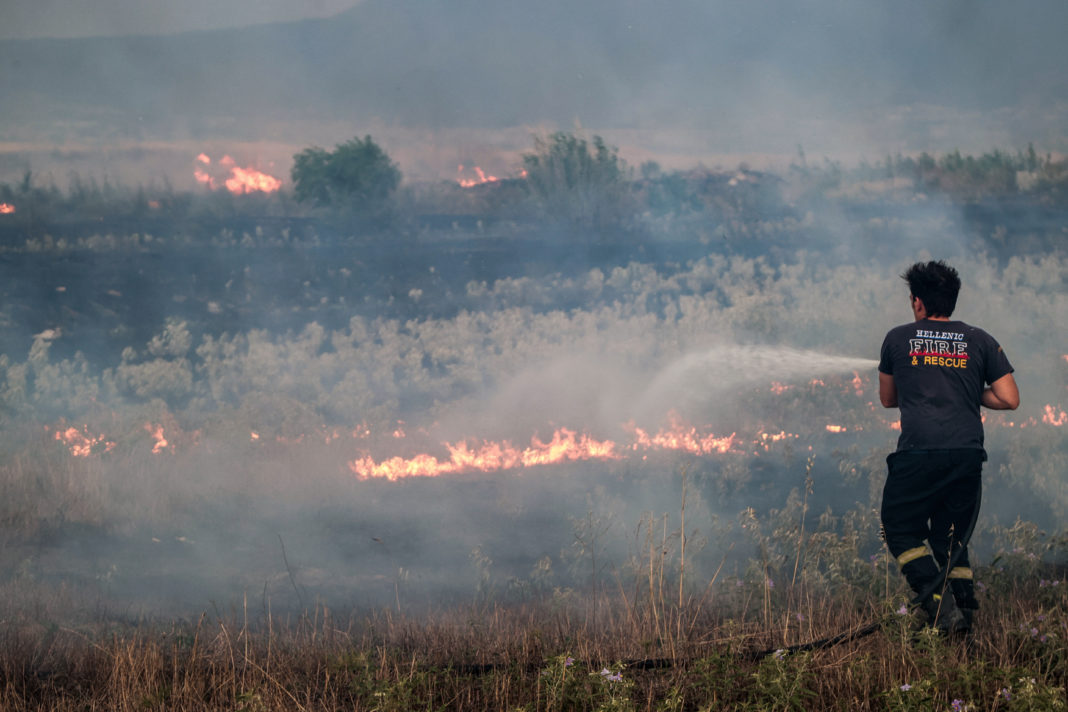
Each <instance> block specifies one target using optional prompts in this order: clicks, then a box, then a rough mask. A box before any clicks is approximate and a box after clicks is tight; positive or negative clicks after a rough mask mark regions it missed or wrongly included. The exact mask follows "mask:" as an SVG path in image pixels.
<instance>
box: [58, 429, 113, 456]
mask: <svg viewBox="0 0 1068 712" xmlns="http://www.w3.org/2000/svg"><path fill="white" fill-rule="evenodd" d="M55 439H56V440H57V441H59V442H61V443H63V444H64V445H66V446H67V447H68V448H69V449H70V454H71V455H73V456H74V457H89V455H92V454H93V449H94V448H96V451H97V452H101V451H103V452H110V451H111V449H112V448H114V447H115V443H113V442H111V441H110V440H105V439H104V436H103V435H97V436H95V437H94V436H92V435H90V434H89V429H88V426H85V427H83V429H82V430H78V429H77V428H74V427H70V428H67V429H65V430H57V431H56V437H55ZM101 445H102V447H103V449H102V450H101V448H100V447H97V446H101Z"/></svg>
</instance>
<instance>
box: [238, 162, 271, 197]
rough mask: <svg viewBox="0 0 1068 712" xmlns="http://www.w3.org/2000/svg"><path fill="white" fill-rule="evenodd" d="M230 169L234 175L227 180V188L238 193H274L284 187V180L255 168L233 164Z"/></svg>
mask: <svg viewBox="0 0 1068 712" xmlns="http://www.w3.org/2000/svg"><path fill="white" fill-rule="evenodd" d="M230 170H231V171H232V172H233V176H232V177H230V178H228V179H227V180H226V189H227V190H229V191H230V192H231V193H234V194H237V195H241V194H244V193H252V192H255V191H261V192H263V193H273V192H274V191H276V190H278V189H279V188H281V187H282V181H280V180H278V179H277V178H275V177H274V176H271V175H267V174H266V173H261V172H260V171H257V170H256V169H254V168H240V167H238V166H233V167H232V168H231V169H230Z"/></svg>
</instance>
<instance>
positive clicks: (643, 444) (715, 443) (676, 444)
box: [624, 416, 737, 455]
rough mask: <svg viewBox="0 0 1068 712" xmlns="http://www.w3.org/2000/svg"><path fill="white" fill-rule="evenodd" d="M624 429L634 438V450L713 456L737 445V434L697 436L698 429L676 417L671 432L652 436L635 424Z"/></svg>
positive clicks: (728, 450) (672, 419) (629, 424)
mask: <svg viewBox="0 0 1068 712" xmlns="http://www.w3.org/2000/svg"><path fill="white" fill-rule="evenodd" d="M624 428H625V429H627V430H629V431H631V433H632V435H633V437H634V443H633V444H632V445H631V449H632V450H637V449H639V448H641V449H645V450H649V449H660V450H681V451H683V452H688V453H690V454H691V455H711V454H713V453H720V454H723V453H726V452H730V451H731V450H732V449H734V447H735V446H736V445H737V442H736V441H735V436H736V435H737V433H731V434H730V435H728V436H726V437H716V436H715V435H714V434H712V433H709V434H708V435H706V436H704V437H702V436H700V435H698V434H697V428H695V427H693V426H690V427H687V426H685V425H682V424H681V423H680V422H679V421H678V419H677V417H675V416H672V417H671V429H670V430H661V431H660V432H658V433H657V434H656V435H652V436H650V435H649V434H648V433H646V432H645V431H644V430H642V429H641V428H639V427H637V426H636V425H634V424H633V423H627V424H626V425H625V426H624Z"/></svg>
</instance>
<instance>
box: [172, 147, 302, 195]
mask: <svg viewBox="0 0 1068 712" xmlns="http://www.w3.org/2000/svg"><path fill="white" fill-rule="evenodd" d="M196 160H197V162H198V163H202V164H204V165H205V166H210V165H211V157H210V156H208V155H207V154H206V153H201V154H200V155H198V156H197V158H196ZM219 165H220V166H225V167H226V168H227V169H229V171H230V175H229V177H227V178H225V179H220V180H223V185H225V186H226V189H227V190H229V191H230V192H231V193H233V194H235V195H245V194H248V193H254V192H263V193H273V192H274V191H276V190H278V189H279V188H281V187H282V181H280V180H279V179H277V178H275V177H274V176H272V175H268V174H267V173H264V172H262V171H259V170H257V169H255V168H242V167H241V166H238V165H237V162H236V161H235V160H234V159H233V158H232V157H230V156H229V155H225V156H223V157H222V158H221V159H219ZM193 177H194V178H195V179H196V180H197V182H198V183H203V184H204V185H206V186H208V188H209V189H211V190H215V189H216V188H217V187H218V182H217V180H216V177H215V176H213V175H212V174H210V173H208V172H207V171H206V170H204V169H203V168H200V167H197V168H194V169H193Z"/></svg>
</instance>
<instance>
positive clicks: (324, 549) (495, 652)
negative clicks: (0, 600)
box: [0, 169, 1068, 710]
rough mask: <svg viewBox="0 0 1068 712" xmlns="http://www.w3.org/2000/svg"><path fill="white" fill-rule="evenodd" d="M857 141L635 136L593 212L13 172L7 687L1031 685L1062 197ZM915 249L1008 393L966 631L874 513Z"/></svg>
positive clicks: (335, 704) (1067, 504) (461, 702)
mask: <svg viewBox="0 0 1068 712" xmlns="http://www.w3.org/2000/svg"><path fill="white" fill-rule="evenodd" d="M739 176H741V178H739ZM675 178H677V179H678V181H675V182H673V181H674V179H675ZM862 178H863V177H860V176H858V177H855V178H851V179H848V180H847V179H841V180H839V182H838V183H837V184H836V185H835V186H833V187H830V188H829V187H827V185H826V176H824V175H819V176H816V175H812V174H810V175H809V176H808V177H807V178H804V180H802V179H801V178H799V177H798V175H792V176H785V177H779V176H773V175H771V174H766V173H758V172H755V171H744V170H741V169H739V170H737V171H730V172H726V173H724V174H722V175H719V174H714V172H707V175H696V176H694V175H689V176H688V177H687V176H682V175H675V176H674V177H673V176H671V175H663V176H659V177H657V176H655V175H654V176H653V177H648V178H645V179H642V180H641V181H637V180H635V181H632V182H631V183H628V185H629V186H630V187H629V191H630V192H628V193H627V195H628V196H630V199H633V200H634V201H635V202H634V203H633V205H635V206H637V207H636V209H634V210H631V209H630V208H628V210H627V211H626V212H625V214H622V215H620V216H617V218H618V219H613V220H612V221H608V222H605V223H600V224H597V225H590V226H582V225H579V224H576V223H575V222H574V221H570V222H569V221H561V220H559V219H552V217H553V216H549V215H545V214H541V215H539V214H538V212H537V210H538V208H537V206H536V205H535V204H532V203H530V202H523V200H527V199H523V200H520V198H521V197H522V196H521V194H518V193H512V192H505V193H495V192H494V190H495V188H494V186H483V187H481V188H479V189H477V191H481V192H477V191H476V193H475V194H471V193H462V192H459V189H458V188H456V187H455V186H438V187H434V188H433V189H432V190H431V189H430V188H427V189H425V190H424V191H423V192H418V191H414V190H413V191H412V193H411V194H409V195H407V197H403V198H402V199H399V202H398V207H397V209H396V210H395V211H394V212H392V213H391V214H390V215H388V216H386V218H381V219H379V220H377V221H375V222H373V223H372V222H368V221H358V220H353V219H352V218H351V216H344V215H339V214H337V213H331V212H329V211H314V210H309V209H307V208H298V207H296V206H295V205H294V204H293V203H292V202H287V200H288V199H287V198H286V197H285V196H283V195H276V196H261V195H250V196H244V197H236V198H226V199H225V201H223V199H222V198H220V197H219V196H217V195H213V194H211V193H206V194H204V195H198V196H192V197H190V198H189V201H188V202H187V203H185V204H184V205H185V207H184V208H182V209H181V210H179V209H178V208H169V207H168V205H174V204H175V203H173V202H172V203H170V204H168V203H167V196H166V195H161V196H153V195H149V196H146V198H145V200H146V205H147V204H148V201H153V200H155V201H158V202H159V203H160V207H159V208H148V211H149V212H147V213H146V214H144V215H141V216H138V215H132V214H130V213H129V212H128V211H127V212H123V211H122V210H117V209H116V210H115V211H112V212H108V211H101V210H98V211H97V213H98V214H96V215H93V214H90V212H91V211H88V210H86V209H85V208H84V206H82V207H78V206H77V205H75V204H74V203H72V202H69V201H68V202H67V203H62V202H56V203H54V204H53V209H52V210H50V211H46V210H42V209H33V210H31V209H29V208H27V207H25V206H26V205H27V199H26V197H25V196H23V200H22V202H21V203H19V204H17V205H16V207H18V208H19V209H18V210H17V211H16V212H14V213H13V214H8V215H0V280H2V281H0V284H2V287H0V289H2V303H0V319H2V324H3V327H4V328H3V332H2V335H0V353H2V354H3V355H2V356H0V425H2V426H3V427H2V428H0V542H2V544H3V546H2V552H3V554H2V556H0V590H2V592H3V596H4V600H5V601H7V603H6V604H5V605H4V606H3V608H2V609H0V635H2V638H0V676H2V683H3V686H2V689H3V692H2V695H3V697H2V699H3V700H4V704H5V705H6V706H8V707H10V708H12V709H46V708H51V709H67V708H71V709H73V708H75V707H79V706H80V707H81V708H85V707H86V706H88V707H89V708H99V709H104V708H109V709H114V708H119V709H127V708H128V709H132V708H134V707H140V708H144V707H149V708H159V709H215V708H220V707H230V708H237V709H294V708H298V709H300V708H303V709H327V708H330V709H336V708H352V709H398V710H400V709H413V708H423V707H427V708H457V709H460V708H462V709H518V708H527V709H705V708H708V707H710V706H712V707H715V706H722V707H725V708H736V709H810V708H811V709H819V708H831V709H833V708H836V705H839V702H840V701H842V700H852V703H851V704H852V706H854V707H856V708H858V709H943V708H946V709H948V708H950V707H951V705H953V704H955V701H958V700H959V701H960V705H964V704H967V705H969V706H971V707H972V708H975V709H1017V708H1018V709H1026V708H1028V706H1030V707H1032V708H1048V709H1056V708H1057V707H1056V705H1058V704H1063V701H1064V686H1065V682H1066V681H1065V679H1064V674H1063V670H1064V667H1063V664H1062V663H1063V660H1064V658H1065V655H1066V653H1065V647H1064V646H1065V640H1066V639H1068V634H1066V632H1065V631H1066V629H1065V627H1064V626H1065V625H1066V623H1065V620H1064V613H1063V611H1064V610H1066V606H1065V600H1064V595H1065V590H1066V589H1065V586H1068V583H1066V580H1065V575H1064V564H1065V549H1064V541H1065V540H1064V532H1063V526H1062V524H1061V523H1062V522H1063V521H1064V516H1065V514H1066V512H1068V499H1066V497H1065V494H1064V492H1065V490H1064V463H1065V462H1066V453H1068V441H1066V439H1065V432H1066V431H1068V416H1066V415H1065V410H1066V406H1068V391H1066V390H1065V389H1066V386H1068V353H1066V351H1068V349H1066V348H1065V346H1064V341H1063V337H1062V331H1063V329H1062V324H1063V321H1064V315H1065V314H1066V313H1068V288H1066V284H1068V256H1066V254H1065V251H1064V243H1063V240H1064V238H1065V233H1064V228H1063V225H1064V223H1065V221H1064V219H1063V213H1062V209H1061V208H1060V207H1058V203H1056V201H1051V200H1045V201H1044V200H1043V199H1041V196H1040V195H1036V194H1026V193H1024V194H1022V197H1019V196H1017V198H1014V199H1012V200H1009V199H1008V198H1006V197H1004V196H1001V197H997V196H994V197H991V198H990V199H989V200H985V201H980V200H970V201H967V200H960V199H957V198H955V197H954V196H953V195H947V194H936V193H933V192H923V191H920V190H919V189H918V188H917V187H916V186H915V185H913V184H911V183H909V184H907V185H904V184H902V185H896V187H895V185H891V184H883V183H878V184H875V183H872V182H871V181H869V180H864V179H862ZM684 179H685V180H684ZM731 180H734V181H735V182H734V184H732V183H731ZM679 181H681V182H679ZM806 181H808V182H806ZM499 188H500V189H502V190H504V191H514V190H516V186H515V185H511V186H500V187H499ZM736 188H737V190H736ZM434 191H441V192H442V194H443V195H444V196H445V198H442V197H441V196H438V197H437V198H435V200H433V201H430V200H429V199H428V198H427V197H426V196H427V195H428V194H430V193H433V192H434ZM657 191H660V192H659V193H658V192H657ZM873 191H874V192H873ZM16 193H17V190H16V189H14V188H11V189H10V190H9V195H8V197H7V198H0V199H3V200H10V201H11V202H12V204H16V203H15V197H11V196H14V195H15V194H16ZM921 194H922V196H923V197H918V196H920V195H921ZM517 195H518V196H519V197H516V196H517ZM1043 195H1045V194H1043ZM455 196H459V198H457V200H456V201H454V202H455V208H454V210H453V212H444V211H441V210H440V209H438V208H439V207H440V205H441V204H443V203H444V204H449V203H450V201H451V200H452V198H453V197H455ZM495 196H496V197H495ZM506 196H511V197H508V198H507V199H506ZM687 196H689V197H687ZM172 197H173V196H172ZM246 198H247V199H246ZM446 198H447V199H446ZM460 198H462V199H463V200H466V201H468V202H467V203H463V202H458V201H459V200H460ZM498 198H499V202H497V201H498ZM38 199H40V200H43V198H42V197H41V196H38ZM405 200H407V201H410V203H405V202H404V201H405ZM420 200H422V201H426V202H425V203H424V204H423V209H416V208H418V207H419V201H420ZM509 200H516V201H518V202H508V201H509ZM39 205H44V203H43V202H42V203H40V204H39ZM219 205H224V207H225V209H223V208H220V207H219ZM427 205H431V206H432V207H433V208H434V209H429V208H427V207H426V206H427ZM20 206H22V207H20ZM152 210H160V211H164V212H165V211H167V210H171V212H170V213H168V214H165V215H153V214H152V213H151V211H152ZM417 216H422V217H417ZM927 257H932V258H944V259H947V260H948V261H950V262H951V263H953V264H954V265H955V266H956V267H957V268H958V269H959V270H960V272H961V274H962V277H963V279H964V283H965V287H964V291H963V292H962V295H961V299H960V302H959V305H958V316H959V317H960V318H962V319H964V320H966V321H969V322H975V323H978V324H981V325H983V326H984V328H986V329H987V330H988V331H990V332H991V333H992V334H994V335H995V336H996V337H997V338H998V339H999V341H1000V342H1001V343H1002V344H1003V345H1004V347H1005V349H1006V351H1007V353H1008V354H1009V357H1010V359H1011V360H1012V362H1013V365H1014V366H1015V367H1016V369H1017V374H1018V380H1019V382H1020V385H1021V392H1022V395H1023V405H1022V406H1021V408H1020V410H1019V411H1017V412H1015V413H1011V414H988V418H987V425H986V428H987V443H988V449H989V451H990V462H989V463H988V464H987V467H986V470H985V477H986V479H985V498H986V504H985V506H984V510H983V516H982V517H981V519H980V523H979V526H978V527H977V531H976V535H975V538H974V541H973V544H974V547H975V551H976V556H975V568H976V572H977V578H978V579H979V580H981V581H983V584H984V586H985V587H986V588H985V589H984V593H983V598H982V604H983V606H984V608H983V612H982V616H983V618H982V622H983V628H982V629H980V630H978V631H977V632H976V634H975V635H974V636H973V637H972V638H971V639H970V641H969V642H964V641H957V640H950V641H946V640H940V639H931V638H926V637H924V636H922V635H919V636H917V635H915V634H914V633H913V628H915V621H913V620H912V619H911V617H910V616H908V615H906V614H902V613H898V611H900V610H901V607H902V606H903V605H904V604H905V603H906V587H905V585H904V582H903V581H902V580H901V579H900V577H899V576H898V574H897V573H896V567H895V566H894V565H893V562H892V561H889V560H888V557H887V555H886V553H885V551H884V549H883V547H882V544H881V542H880V540H879V536H878V518H877V515H876V512H877V509H878V503H879V497H880V493H881V483H882V478H883V476H884V467H885V466H884V463H883V458H884V457H885V454H886V453H887V452H888V451H889V450H891V449H892V448H893V444H894V442H895V439H896V436H897V431H896V430H895V429H894V421H895V419H896V411H886V410H883V409H881V408H878V407H877V404H873V400H874V399H875V398H874V397H875V388H876V386H875V382H876V379H875V373H874V366H875V364H874V361H873V359H875V358H876V356H877V352H878V347H879V344H880V343H881V340H882V337H883V334H884V333H885V331H886V329H888V328H889V327H890V326H893V325H895V324H898V323H902V322H904V321H905V320H906V319H907V317H908V313H907V307H906V305H907V303H906V300H905V297H906V294H905V293H904V287H903V284H902V283H901V280H900V279H899V278H898V275H899V274H900V272H901V271H902V270H903V269H904V268H905V267H906V266H907V265H908V264H909V263H910V262H911V261H914V260H916V259H923V258H927ZM872 620H878V621H881V623H882V625H881V627H880V628H879V630H878V632H876V633H875V634H874V635H872V636H869V637H867V638H865V639H864V640H863V641H859V642H855V643H850V644H848V645H844V646H841V647H838V648H834V649H831V650H826V651H816V652H812V653H799V654H783V655H779V656H775V655H772V656H768V657H766V658H763V659H759V660H757V659H750V658H748V657H746V653H747V652H749V651H753V650H765V649H775V648H777V647H780V646H781V647H785V646H789V645H792V644H794V643H798V642H804V641H806V640H812V639H815V638H819V637H822V636H823V635H827V634H830V633H834V632H838V631H839V630H840V629H847V628H859V627H861V626H862V625H864V624H865V623H868V622H870V621H872ZM650 661H651V662H650ZM829 700H837V701H839V702H828V701H829ZM958 706H959V705H958ZM1035 706H1037V707H1035ZM1043 706H1045V707H1043Z"/></svg>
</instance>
